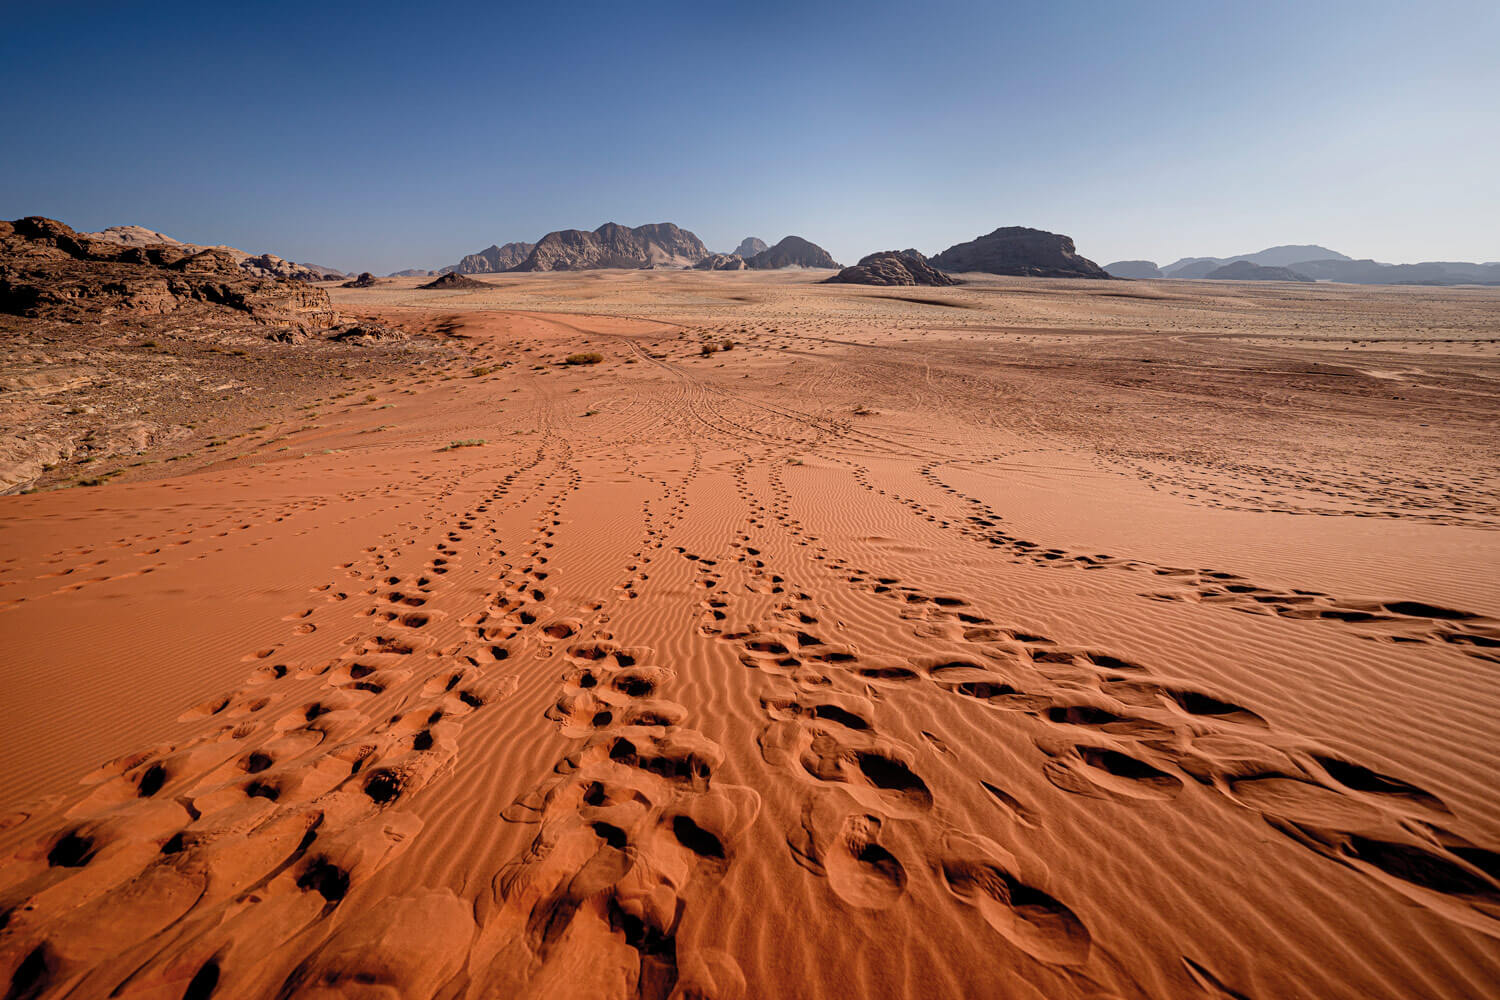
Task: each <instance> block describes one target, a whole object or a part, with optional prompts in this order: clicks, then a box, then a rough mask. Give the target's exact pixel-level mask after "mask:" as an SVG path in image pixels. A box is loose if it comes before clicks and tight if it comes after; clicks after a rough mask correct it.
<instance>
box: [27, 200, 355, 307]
mask: <svg viewBox="0 0 1500 1000" xmlns="http://www.w3.org/2000/svg"><path fill="white" fill-rule="evenodd" d="M278 259H279V258H278ZM216 307H217V308H222V309H227V310H233V311H234V312H236V313H238V314H240V315H241V316H242V317H243V318H246V319H249V320H250V321H252V322H255V323H263V324H271V325H276V326H282V327H292V328H296V329H301V330H308V329H314V328H321V327H326V326H329V325H331V324H333V323H334V322H335V321H336V319H337V315H336V314H335V313H334V310H333V306H332V304H331V303H330V302H329V299H328V293H327V292H325V291H323V290H322V289H320V288H313V287H311V286H309V285H308V284H306V283H305V282H303V281H296V280H288V279H286V278H281V277H273V276H266V275H258V274H254V273H252V272H251V271H248V270H246V269H245V268H243V267H242V266H241V264H240V262H239V261H238V260H237V259H236V258H235V256H234V254H233V253H232V252H231V251H229V250H226V249H222V248H209V249H199V248H196V247H192V246H190V245H188V244H136V245H130V244H126V243H119V242H110V241H106V240H98V239H94V238H93V237H92V236H88V235H83V234H80V233H76V232H74V231H73V230H72V229H71V228H70V227H68V226H67V225H65V224H63V223H61V222H58V221H56V220H55V219H46V218H42V217H40V216H32V217H28V218H24V219H17V220H15V221H14V222H0V311H3V312H8V313H12V314H15V315H20V316H30V317H37V318H47V319H58V320H63V321H68V322H78V321H82V320H87V319H97V318H99V317H101V316H108V315H110V314H112V313H128V314H163V313H172V312H177V311H179V310H183V309H197V310H203V309H213V308H216Z"/></svg>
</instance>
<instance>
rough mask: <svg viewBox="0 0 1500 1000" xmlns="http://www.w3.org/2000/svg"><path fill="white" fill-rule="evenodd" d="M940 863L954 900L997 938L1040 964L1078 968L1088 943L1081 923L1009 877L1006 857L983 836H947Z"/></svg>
mask: <svg viewBox="0 0 1500 1000" xmlns="http://www.w3.org/2000/svg"><path fill="white" fill-rule="evenodd" d="M944 846H945V853H946V854H947V855H948V856H947V857H945V858H944V859H943V861H942V862H941V865H940V867H941V870H942V876H943V882H944V884H945V885H946V886H947V887H948V891H949V892H951V893H952V894H953V895H954V897H956V898H957V899H959V900H960V901H962V902H964V903H966V904H968V905H969V906H972V907H974V908H975V909H976V910H978V911H979V915H980V916H981V917H983V918H984V921H985V923H987V924H989V925H990V927H991V928H993V929H994V930H995V932H996V933H998V934H999V935H1000V936H1001V937H1003V938H1004V939H1005V940H1006V941H1008V942H1010V943H1011V944H1012V945H1014V946H1016V947H1017V948H1019V949H1021V950H1022V951H1024V952H1025V953H1026V954H1028V955H1030V956H1031V957H1032V958H1035V959H1036V960H1037V961H1040V962H1047V963H1049V964H1052V965H1082V964H1083V963H1084V962H1085V961H1087V960H1088V957H1089V949H1090V947H1091V945H1092V938H1091V936H1090V934H1089V932H1088V928H1087V927H1085V926H1084V924H1083V921H1081V920H1079V919H1078V917H1077V916H1076V915H1075V914H1074V913H1073V911H1072V910H1070V909H1069V908H1068V907H1066V906H1064V905H1063V904H1062V903H1060V902H1058V901H1057V900H1056V899H1054V898H1053V897H1051V896H1049V895H1048V894H1047V893H1045V892H1043V891H1041V890H1040V889H1037V888H1035V887H1033V886H1030V885H1027V884H1026V883H1025V882H1023V881H1022V880H1021V879H1020V878H1018V877H1017V876H1016V875H1015V874H1014V872H1015V869H1016V865H1015V862H1014V860H1012V859H1011V858H1010V856H1009V855H1008V853H1007V852H1006V851H1005V850H1004V849H1002V848H1001V847H1000V846H999V845H998V844H996V843H994V842H993V841H990V840H986V839H985V838H983V837H977V836H968V835H962V834H951V835H950V836H949V837H948V840H947V843H946V844H945V845H944Z"/></svg>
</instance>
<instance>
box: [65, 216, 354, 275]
mask: <svg viewBox="0 0 1500 1000" xmlns="http://www.w3.org/2000/svg"><path fill="white" fill-rule="evenodd" d="M78 235H79V236H81V237H83V238H85V239H93V240H98V241H101V242H104V243H116V244H119V245H120V246H124V247H149V246H170V247H177V248H178V249H180V250H182V251H183V252H184V253H186V254H194V253H200V252H202V251H204V250H221V251H223V252H224V253H226V254H228V255H229V257H230V258H231V259H232V260H233V261H234V262H235V263H236V264H238V265H239V266H240V268H241V269H242V270H244V271H246V272H248V273H249V274H251V275H254V276H255V277H257V278H284V279H287V280H290V281H327V280H329V279H331V278H343V277H345V274H344V272H342V271H339V270H337V269H336V268H332V267H324V266H322V265H321V264H297V263H294V262H292V261H289V260H285V259H283V258H281V257H278V256H276V255H275V254H273V253H263V254H249V253H246V252H245V251H243V250H236V249H235V248H234V247H229V246H223V245H222V244H221V245H218V246H202V245H200V244H197V243H184V242H183V241H181V240H177V239H173V238H172V237H170V236H168V235H166V234H165V233H158V232H157V231H156V230H154V229H147V228H145V227H144V226H110V227H109V228H108V229H101V230H100V231H99V232H97V233H79V234H78Z"/></svg>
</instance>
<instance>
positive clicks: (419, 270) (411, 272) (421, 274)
mask: <svg viewBox="0 0 1500 1000" xmlns="http://www.w3.org/2000/svg"><path fill="white" fill-rule="evenodd" d="M455 270H456V268H455ZM437 273H438V272H437V271H434V270H432V269H430V268H426V267H408V268H407V269H406V270H404V271H392V272H391V273H390V274H387V275H386V277H387V278H431V277H433V276H435V275H436V274H437ZM442 273H443V274H448V273H449V272H448V270H444V271H443V272H442Z"/></svg>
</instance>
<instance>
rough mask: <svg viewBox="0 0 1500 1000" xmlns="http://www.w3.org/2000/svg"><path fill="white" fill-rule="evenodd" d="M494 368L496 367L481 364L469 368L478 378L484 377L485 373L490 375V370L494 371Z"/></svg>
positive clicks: (470, 372) (471, 373)
mask: <svg viewBox="0 0 1500 1000" xmlns="http://www.w3.org/2000/svg"><path fill="white" fill-rule="evenodd" d="M494 370H495V369H493V368H487V367H485V366H483V365H481V366H480V367H478V368H471V369H469V374H470V375H473V376H475V377H476V378H482V377H484V376H485V375H488V374H489V373H490V372H492V371H494Z"/></svg>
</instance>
